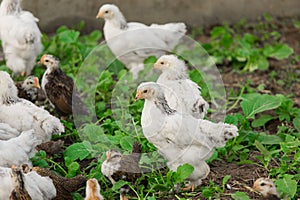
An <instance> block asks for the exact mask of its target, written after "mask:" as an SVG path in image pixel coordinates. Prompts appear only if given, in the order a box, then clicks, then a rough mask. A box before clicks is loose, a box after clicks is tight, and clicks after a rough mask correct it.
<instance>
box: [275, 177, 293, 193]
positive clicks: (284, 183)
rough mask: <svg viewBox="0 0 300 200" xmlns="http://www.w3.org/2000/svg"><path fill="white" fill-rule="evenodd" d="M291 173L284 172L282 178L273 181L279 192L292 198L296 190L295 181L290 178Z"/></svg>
mask: <svg viewBox="0 0 300 200" xmlns="http://www.w3.org/2000/svg"><path fill="white" fill-rule="evenodd" d="M292 178H293V175H289V174H285V175H284V177H283V179H279V180H276V181H275V184H276V186H277V190H278V192H279V193H282V194H287V195H288V196H289V197H290V198H293V197H294V196H295V194H296V192H297V181H295V180H292Z"/></svg>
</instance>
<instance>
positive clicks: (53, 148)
mask: <svg viewBox="0 0 300 200" xmlns="http://www.w3.org/2000/svg"><path fill="white" fill-rule="evenodd" d="M63 146H64V141H62V140H57V141H53V140H51V141H49V142H44V143H42V144H39V145H37V146H36V149H37V150H44V151H45V152H46V153H47V154H49V155H54V154H60V153H62V152H63Z"/></svg>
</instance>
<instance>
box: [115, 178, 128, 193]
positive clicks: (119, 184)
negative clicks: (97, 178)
mask: <svg viewBox="0 0 300 200" xmlns="http://www.w3.org/2000/svg"><path fill="white" fill-rule="evenodd" d="M128 184H129V183H128V182H127V181H123V180H120V181H118V182H116V183H115V184H114V185H113V187H112V190H113V191H117V192H119V190H120V188H122V187H123V186H124V185H128Z"/></svg>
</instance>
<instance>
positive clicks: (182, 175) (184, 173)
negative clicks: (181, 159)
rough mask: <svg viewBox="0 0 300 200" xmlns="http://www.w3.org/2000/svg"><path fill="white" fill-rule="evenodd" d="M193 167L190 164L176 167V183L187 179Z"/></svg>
mask: <svg viewBox="0 0 300 200" xmlns="http://www.w3.org/2000/svg"><path fill="white" fill-rule="evenodd" d="M193 171H194V167H193V166H192V165H190V164H187V163H186V164H183V165H180V166H179V167H177V170H176V182H177V183H178V182H182V181H183V180H184V179H186V178H188V177H189V175H191V173H193Z"/></svg>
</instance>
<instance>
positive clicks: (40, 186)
mask: <svg viewBox="0 0 300 200" xmlns="http://www.w3.org/2000/svg"><path fill="white" fill-rule="evenodd" d="M11 173H12V171H11V168H6V167H0V199H9V196H10V195H11V192H12V191H13V189H14V185H13V180H12V178H11ZM24 183H25V189H26V190H27V191H28V193H29V195H30V197H31V198H32V199H34V200H48V199H49V200H50V199H53V198H54V197H55V196H56V189H55V187H54V185H53V182H52V180H51V179H50V178H49V177H42V176H40V175H38V174H37V173H36V172H34V171H32V172H28V173H24Z"/></svg>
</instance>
